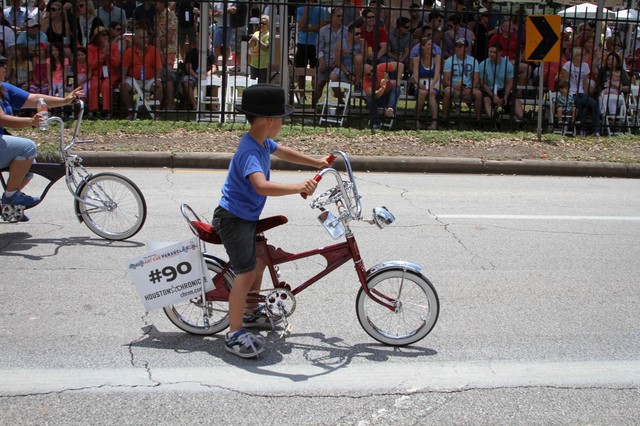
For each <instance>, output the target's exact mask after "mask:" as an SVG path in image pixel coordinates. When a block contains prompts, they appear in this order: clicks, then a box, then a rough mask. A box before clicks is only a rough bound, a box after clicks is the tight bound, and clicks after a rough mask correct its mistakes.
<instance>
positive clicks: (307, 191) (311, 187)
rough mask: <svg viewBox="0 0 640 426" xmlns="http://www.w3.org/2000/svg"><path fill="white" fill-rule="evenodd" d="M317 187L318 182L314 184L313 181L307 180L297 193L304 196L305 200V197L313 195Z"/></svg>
mask: <svg viewBox="0 0 640 426" xmlns="http://www.w3.org/2000/svg"><path fill="white" fill-rule="evenodd" d="M317 187H318V182H316V181H315V180H314V179H307V180H305V181H304V182H302V183H301V184H300V191H298V192H300V193H301V194H303V195H305V197H304V198H306V196H309V195H313V193H314V192H315V190H316V188H317Z"/></svg>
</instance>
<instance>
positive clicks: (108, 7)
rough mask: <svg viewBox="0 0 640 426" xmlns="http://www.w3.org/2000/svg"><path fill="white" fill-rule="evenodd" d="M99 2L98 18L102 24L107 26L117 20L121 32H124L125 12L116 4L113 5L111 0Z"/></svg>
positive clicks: (125, 23) (125, 26)
mask: <svg viewBox="0 0 640 426" xmlns="http://www.w3.org/2000/svg"><path fill="white" fill-rule="evenodd" d="M99 4H100V7H99V8H98V18H100V20H101V21H102V24H103V25H104V26H105V27H108V26H109V25H110V24H111V23H112V22H119V23H120V25H122V32H121V34H124V33H125V32H126V29H127V13H126V12H125V11H124V10H123V9H121V8H119V7H118V6H114V5H113V3H112V2H111V0H100V2H99Z"/></svg>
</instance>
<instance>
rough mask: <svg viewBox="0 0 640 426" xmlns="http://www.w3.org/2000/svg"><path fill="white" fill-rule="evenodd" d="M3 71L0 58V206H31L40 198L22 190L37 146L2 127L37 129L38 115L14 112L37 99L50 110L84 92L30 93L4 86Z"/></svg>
mask: <svg viewBox="0 0 640 426" xmlns="http://www.w3.org/2000/svg"><path fill="white" fill-rule="evenodd" d="M6 72H7V58H5V57H4V56H0V81H3V83H2V84H0V169H4V168H7V167H8V168H9V179H8V180H7V187H6V188H5V192H4V194H2V205H3V206H4V205H16V206H24V207H32V206H34V205H36V204H38V203H39V202H40V198H38V197H32V196H29V195H26V194H25V193H23V192H22V191H21V190H22V189H23V188H24V187H25V186H26V185H27V184H28V183H29V181H30V180H31V178H32V176H33V175H32V174H31V173H29V169H30V168H31V164H33V161H34V159H35V158H36V144H35V142H34V141H32V140H31V139H27V138H20V137H16V136H11V135H10V134H9V133H8V132H7V130H6V129H5V128H7V127H9V128H14V129H23V128H26V127H38V126H39V125H40V123H41V122H42V121H43V118H42V116H41V115H40V114H39V113H38V114H35V115H33V116H32V117H15V116H14V115H13V113H14V112H15V111H17V110H19V109H21V108H36V105H37V103H38V99H40V98H42V99H43V100H44V101H45V102H46V103H47V104H48V106H49V107H51V108H55V107H61V106H64V105H69V104H71V102H73V101H74V100H76V99H77V98H78V97H84V91H83V90H82V88H80V87H78V88H76V89H74V90H72V91H71V92H70V93H68V94H67V96H65V97H64V98H59V97H57V96H49V95H42V94H34V93H29V92H26V91H24V90H22V89H20V88H18V87H15V86H13V85H11V84H9V83H5V82H4V79H5V75H6ZM26 220H29V219H28V218H27V216H24V217H23V221H26Z"/></svg>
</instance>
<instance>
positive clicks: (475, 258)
mask: <svg viewBox="0 0 640 426" xmlns="http://www.w3.org/2000/svg"><path fill="white" fill-rule="evenodd" d="M427 213H429V215H431V216H432V217H433V218H434V220H435V221H436V222H437V223H439V224H440V225H441V226H442V228H443V229H444V230H445V232H446V233H448V234H449V235H450V236H451V237H452V238H453V239H454V241H455V242H456V243H457V244H459V245H460V246H461V247H462V248H463V249H464V250H465V251H466V252H467V253H469V254H470V255H471V263H472V264H474V265H476V266H478V267H479V268H480V269H482V270H483V271H486V270H495V269H496V265H495V264H494V263H493V262H491V261H490V260H489V259H486V258H483V257H482V256H480V255H479V254H477V253H475V252H474V251H473V250H471V249H470V248H469V247H467V245H466V244H465V243H464V242H463V241H462V238H460V237H459V236H458V235H457V234H456V233H455V232H454V231H453V230H452V229H451V228H450V224H449V223H447V222H444V221H443V220H442V219H440V218H439V217H438V215H437V214H435V213H434V212H433V211H432V210H430V209H427ZM485 262H486V264H485ZM487 265H488V266H487Z"/></svg>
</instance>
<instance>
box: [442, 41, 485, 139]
mask: <svg viewBox="0 0 640 426" xmlns="http://www.w3.org/2000/svg"><path fill="white" fill-rule="evenodd" d="M468 46H469V42H468V41H467V39H466V38H459V39H458V40H456V42H455V45H454V49H455V50H454V55H453V56H451V57H450V58H449V59H447V60H446V61H445V62H444V66H443V68H442V84H443V86H444V96H443V100H442V116H443V119H444V123H443V125H444V126H445V128H446V127H447V126H448V125H449V110H450V109H451V102H453V101H454V100H455V101H457V102H473V104H474V106H475V112H476V127H478V128H480V127H482V123H481V122H480V116H481V115H482V92H481V91H480V88H479V87H480V86H479V84H480V74H479V67H478V61H476V60H475V59H474V57H473V56H471V55H469V54H468V53H466V49H467V47H468Z"/></svg>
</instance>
